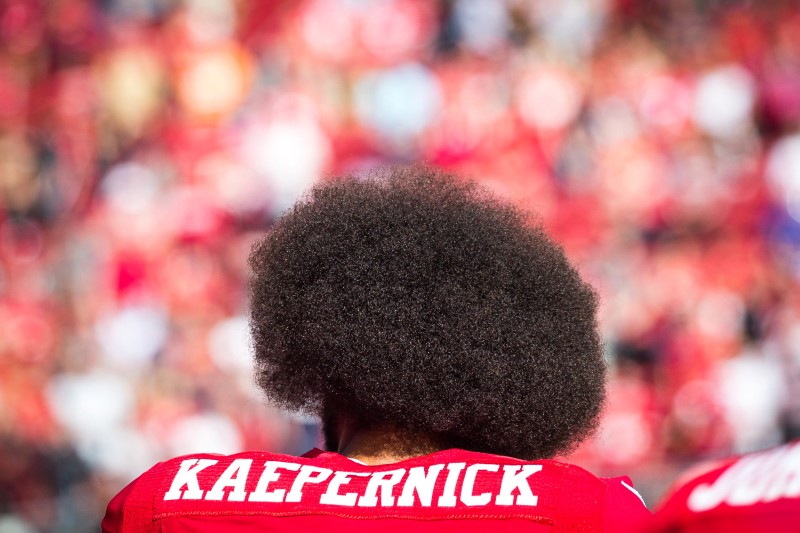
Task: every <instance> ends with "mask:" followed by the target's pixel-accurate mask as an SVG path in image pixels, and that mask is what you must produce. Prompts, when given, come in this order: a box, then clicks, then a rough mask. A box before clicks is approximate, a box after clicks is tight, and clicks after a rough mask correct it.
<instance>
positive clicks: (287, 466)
mask: <svg viewBox="0 0 800 533" xmlns="http://www.w3.org/2000/svg"><path fill="white" fill-rule="evenodd" d="M279 468H283V469H284V470H291V471H294V472H297V471H298V470H300V465H299V464H297V463H284V462H283V461H267V462H266V463H264V472H263V473H262V474H261V478H259V480H258V485H256V490H254V491H253V492H251V493H250V496H249V497H248V498H247V499H248V501H251V502H282V501H283V496H284V494H286V491H285V490H284V489H276V490H273V491H270V492H267V487H269V484H270V483H272V482H274V481H278V478H280V476H281V475H280V474H279V473H278V472H277V470H278V469H279Z"/></svg>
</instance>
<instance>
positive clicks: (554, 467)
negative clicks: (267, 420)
mask: <svg viewBox="0 0 800 533" xmlns="http://www.w3.org/2000/svg"><path fill="white" fill-rule="evenodd" d="M649 517H650V513H649V511H648V510H647V508H646V507H645V505H644V503H643V502H642V500H641V498H640V497H639V496H638V494H636V492H635V491H634V490H633V488H632V486H631V482H630V480H629V479H628V478H613V479H601V478H598V477H595V476H594V475H592V474H590V473H589V472H587V471H586V470H583V469H581V468H579V467H577V466H574V465H569V464H565V463H560V462H557V461H548V460H542V461H534V462H526V461H520V460H517V459H512V458H510V457H500V456H496V455H488V454H482V453H473V452H467V451H463V450H446V451H441V452H437V453H433V454H431V455H425V456H421V457H415V458H412V459H408V460H405V461H401V462H398V463H393V464H387V465H380V466H367V465H363V464H361V463H359V462H356V461H353V460H351V459H348V458H347V457H344V456H342V455H339V454H336V453H330V452H322V451H320V450H312V451H311V452H309V453H307V454H306V455H304V456H303V457H293V456H288V455H278V454H272V453H266V452H247V453H240V454H237V455H230V456H222V455H211V454H196V455H190V456H184V457H179V458H177V459H172V460H169V461H166V462H163V463H159V464H158V465H156V466H155V467H153V468H151V469H150V470H149V471H147V472H145V473H144V474H143V475H141V476H140V477H139V478H138V479H136V480H135V481H133V482H132V483H131V484H130V485H128V486H127V487H126V488H125V489H123V490H122V492H120V493H119V494H118V495H117V496H116V497H115V498H114V499H113V500H112V501H111V503H110V504H109V505H108V510H107V512H106V516H105V518H104V519H103V531H104V532H105V533H149V532H162V533H184V532H189V531H191V532H195V533H198V532H199V533H203V532H212V531H213V532H217V531H236V532H252V533H255V532H257V531H258V532H261V531H348V532H352V531H381V532H382V533H390V532H393V531H407V530H409V529H413V530H414V531H432V530H436V531H477V530H479V529H480V530H483V531H493V532H494V531H542V532H544V531H553V532H555V531H561V532H577V531H634V530H635V529H636V528H637V527H639V526H640V525H641V523H642V522H643V521H644V520H646V519H648V518H649Z"/></svg>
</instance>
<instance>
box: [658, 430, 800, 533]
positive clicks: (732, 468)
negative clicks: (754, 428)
mask: <svg viewBox="0 0 800 533" xmlns="http://www.w3.org/2000/svg"><path fill="white" fill-rule="evenodd" d="M703 472H704V473H702V474H699V475H698V474H696V473H695V475H692V473H691V472H690V473H689V476H691V477H690V478H689V480H688V481H685V482H681V481H679V482H678V483H677V484H676V486H675V488H673V489H671V490H670V493H669V494H668V495H667V497H665V498H664V500H663V502H662V503H661V504H660V505H659V508H658V510H657V511H656V513H655V516H654V517H653V520H652V524H651V526H650V527H649V528H648V529H649V531H653V532H663V533H666V532H685V533H694V532H698V533H699V532H701V531H702V532H708V533H716V532H725V533H740V532H741V533H744V532H758V531H768V532H770V533H789V532H792V533H800V441H797V442H794V443H791V444H787V445H785V446H780V447H777V448H773V449H771V450H767V451H764V452H758V453H753V454H749V455H745V456H742V457H739V458H733V459H729V460H726V461H723V462H722V463H717V464H716V465H714V466H711V467H710V468H704V469H703ZM689 476H684V477H689Z"/></svg>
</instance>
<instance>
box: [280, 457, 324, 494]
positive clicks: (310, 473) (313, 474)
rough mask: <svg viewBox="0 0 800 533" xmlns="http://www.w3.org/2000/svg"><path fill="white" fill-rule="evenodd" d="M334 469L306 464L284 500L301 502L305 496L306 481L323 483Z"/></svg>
mask: <svg viewBox="0 0 800 533" xmlns="http://www.w3.org/2000/svg"><path fill="white" fill-rule="evenodd" d="M332 472H333V470H330V469H328V468H318V467H316V466H309V465H304V466H303V467H301V468H300V472H299V473H298V474H297V477H296V478H295V480H294V483H292V488H291V489H290V490H289V493H288V494H287V495H286V499H285V500H284V501H287V502H299V501H300V500H301V499H302V497H303V486H305V484H306V483H322V482H323V481H325V480H326V479H328V477H330V475H331V473H332Z"/></svg>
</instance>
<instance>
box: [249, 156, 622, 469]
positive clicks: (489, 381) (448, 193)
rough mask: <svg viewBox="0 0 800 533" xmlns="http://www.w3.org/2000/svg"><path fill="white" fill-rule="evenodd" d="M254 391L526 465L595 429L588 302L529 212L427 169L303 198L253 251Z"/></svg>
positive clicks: (338, 183) (599, 375)
mask: <svg viewBox="0 0 800 533" xmlns="http://www.w3.org/2000/svg"><path fill="white" fill-rule="evenodd" d="M250 266H251V267H252V269H253V274H254V275H253V278H252V282H251V285H250V291H251V302H250V306H251V307H250V327H251V331H252V336H253V342H254V346H255V358H256V371H257V381H258V383H259V385H260V386H261V387H262V388H263V389H264V391H265V392H266V394H267V396H268V398H269V399H271V400H272V401H273V402H274V403H276V404H277V405H279V406H281V407H284V408H288V409H290V410H295V411H297V410H299V411H303V412H306V413H311V414H316V415H320V416H324V415H325V414H326V413H329V412H330V411H331V410H333V411H336V412H338V413H344V414H345V415H346V416H347V417H349V418H351V419H354V420H358V421H359V423H360V424H362V425H363V426H364V427H380V426H381V425H387V426H391V427H394V428H400V429H402V430H405V431H409V432H413V433H417V434H425V435H429V436H432V437H433V438H435V439H437V441H438V442H441V443H443V444H444V445H445V446H447V447H459V448H464V449H468V450H473V451H481V452H488V453H495V454H500V455H507V456H512V457H518V458H523V459H535V458H546V457H551V456H553V455H555V454H557V453H559V452H565V451H568V450H570V449H571V448H572V447H573V446H574V445H576V444H577V443H579V442H580V441H581V440H583V439H584V438H585V437H586V436H587V435H588V434H590V433H591V431H592V430H593V429H594V428H595V427H596V425H597V419H598V415H599V413H600V411H601V408H602V405H603V400H604V394H605V373H606V367H605V363H604V360H603V356H602V343H601V340H600V338H599V335H598V332H597V322H596V310H597V302H596V297H595V293H594V291H593V290H592V288H591V287H590V286H589V285H588V284H587V283H586V282H584V281H583V280H582V279H581V278H580V276H579V274H578V272H577V271H576V270H575V268H574V267H573V266H572V265H571V264H570V262H569V261H568V260H567V258H566V257H565V255H564V252H563V251H562V249H561V247H559V246H558V245H557V244H555V243H554V242H553V241H552V240H551V239H550V238H549V237H548V236H547V235H546V234H545V232H544V231H543V229H542V228H541V227H539V226H537V225H531V224H529V223H528V222H527V218H526V216H525V215H524V213H522V212H520V211H519V210H517V209H515V208H513V207H512V206H510V205H508V204H507V203H504V202H502V201H499V200H497V199H496V198H494V197H492V196H491V195H489V194H488V193H486V192H485V191H484V190H482V189H481V188H479V187H478V186H476V185H475V184H474V183H471V182H468V181H466V180H463V179H461V178H459V177H458V176H456V175H453V174H450V173H447V172H445V171H442V170H440V169H437V168H434V167H427V166H411V167H392V168H385V169H381V170H379V171H375V172H374V173H373V174H372V175H371V176H369V177H367V178H360V179H355V178H352V177H344V178H339V179H335V180H331V181H329V182H327V183H323V184H321V185H318V186H317V187H315V188H314V189H312V190H311V191H310V192H309V194H308V195H307V196H306V197H305V199H304V200H302V201H301V202H299V203H298V204H296V205H295V206H294V207H293V208H292V209H290V210H289V211H288V212H287V213H286V214H285V215H284V216H283V217H282V218H281V219H280V220H279V221H278V222H277V223H276V225H275V227H274V229H273V230H272V231H271V232H270V233H269V234H267V235H266V236H265V237H264V238H263V240H261V241H260V242H258V243H257V244H256V245H255V247H254V249H253V252H252V254H251V256H250Z"/></svg>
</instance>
